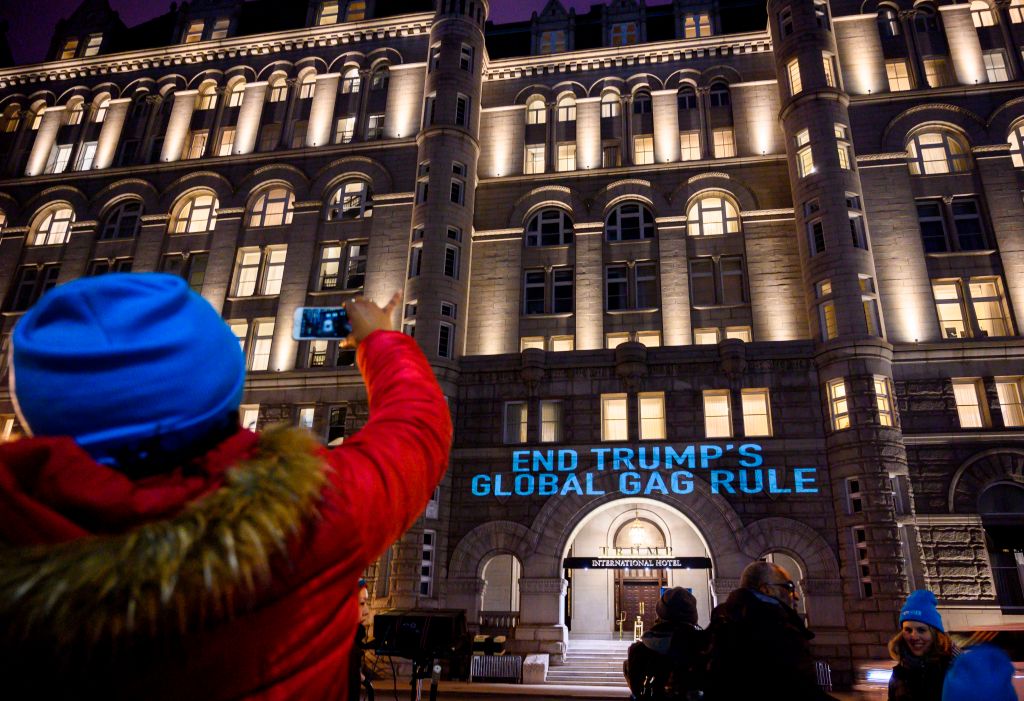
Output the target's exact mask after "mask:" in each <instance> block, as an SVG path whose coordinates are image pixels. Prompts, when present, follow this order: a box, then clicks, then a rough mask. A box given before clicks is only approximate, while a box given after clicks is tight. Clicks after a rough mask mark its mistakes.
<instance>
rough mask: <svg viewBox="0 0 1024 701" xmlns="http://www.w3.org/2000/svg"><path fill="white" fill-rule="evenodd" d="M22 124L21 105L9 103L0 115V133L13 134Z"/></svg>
mask: <svg viewBox="0 0 1024 701" xmlns="http://www.w3.org/2000/svg"><path fill="white" fill-rule="evenodd" d="M19 126H21V105H18V104H13V105H8V106H7V109H5V110H4V112H3V114H2V115H0V134H13V133H14V132H16V131H18V127H19Z"/></svg>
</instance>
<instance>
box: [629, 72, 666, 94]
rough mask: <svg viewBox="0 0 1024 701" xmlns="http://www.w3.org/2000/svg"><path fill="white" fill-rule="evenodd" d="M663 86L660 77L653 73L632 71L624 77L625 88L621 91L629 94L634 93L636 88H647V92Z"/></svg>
mask: <svg viewBox="0 0 1024 701" xmlns="http://www.w3.org/2000/svg"><path fill="white" fill-rule="evenodd" d="M664 87H665V84H664V83H663V82H662V80H661V78H659V77H658V76H656V75H654V74H653V73H634V74H633V75H631V76H629V77H628V78H626V89H625V90H624V91H623V92H625V93H628V94H629V95H635V94H636V93H637V91H638V90H643V89H645V88H646V89H647V90H648V91H649V92H654V91H655V90H661V89H662V88H664Z"/></svg>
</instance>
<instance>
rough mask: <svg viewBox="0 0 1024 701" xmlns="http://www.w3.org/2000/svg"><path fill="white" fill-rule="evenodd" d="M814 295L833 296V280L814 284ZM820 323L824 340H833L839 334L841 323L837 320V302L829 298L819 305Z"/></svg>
mask: <svg viewBox="0 0 1024 701" xmlns="http://www.w3.org/2000/svg"><path fill="white" fill-rule="evenodd" d="M814 296H815V297H816V298H817V299H824V298H826V297H831V296H832V281H831V280H821V281H820V282H818V283H817V284H816V285H815V286H814ZM818 325H819V328H820V331H821V340H822V341H831V340H832V339H833V338H835V337H836V336H838V335H839V323H838V321H837V320H836V305H835V302H833V301H831V300H829V301H826V302H822V303H820V304H819V305H818Z"/></svg>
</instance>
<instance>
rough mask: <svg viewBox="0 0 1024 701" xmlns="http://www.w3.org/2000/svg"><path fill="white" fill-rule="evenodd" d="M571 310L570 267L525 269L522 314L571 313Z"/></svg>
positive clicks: (571, 277) (571, 273) (571, 276)
mask: <svg viewBox="0 0 1024 701" xmlns="http://www.w3.org/2000/svg"><path fill="white" fill-rule="evenodd" d="M572 310H573V270H572V268H552V269H550V270H548V271H545V270H527V271H525V273H524V275H523V314H525V315H531V314H565V313H571V312H572Z"/></svg>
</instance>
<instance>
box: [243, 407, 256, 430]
mask: <svg viewBox="0 0 1024 701" xmlns="http://www.w3.org/2000/svg"><path fill="white" fill-rule="evenodd" d="M259 418H260V405H259V404H243V405H241V406H240V407H238V423H239V424H241V426H242V428H244V429H246V430H248V431H255V430H256V424H257V423H258V422H259Z"/></svg>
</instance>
